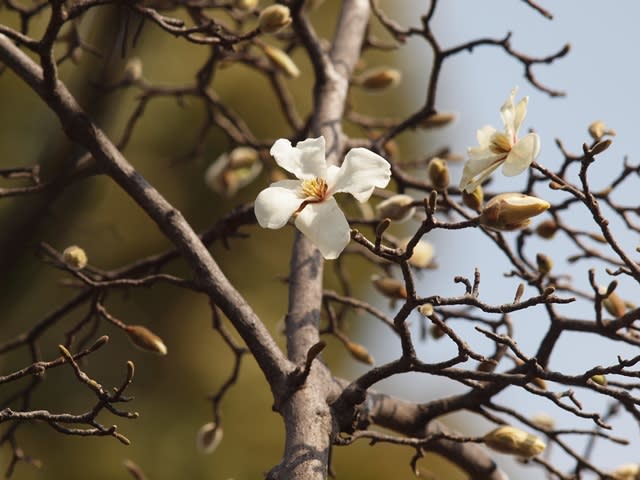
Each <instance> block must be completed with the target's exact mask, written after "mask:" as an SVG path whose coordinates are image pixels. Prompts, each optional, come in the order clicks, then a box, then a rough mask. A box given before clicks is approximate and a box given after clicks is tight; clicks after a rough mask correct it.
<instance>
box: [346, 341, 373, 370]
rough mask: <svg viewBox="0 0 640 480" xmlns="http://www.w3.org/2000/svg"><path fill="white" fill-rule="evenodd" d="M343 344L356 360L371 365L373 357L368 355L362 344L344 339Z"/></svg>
mask: <svg viewBox="0 0 640 480" xmlns="http://www.w3.org/2000/svg"><path fill="white" fill-rule="evenodd" d="M344 346H345V347H347V350H349V353H350V354H351V356H352V357H353V358H355V359H356V360H358V361H360V362H362V363H366V364H368V365H373V363H374V360H373V357H372V356H371V355H369V351H368V350H367V349H366V348H365V347H364V346H363V345H360V344H359V343H356V342H351V341H346V342H345V343H344Z"/></svg>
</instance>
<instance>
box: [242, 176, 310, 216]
mask: <svg viewBox="0 0 640 480" xmlns="http://www.w3.org/2000/svg"><path fill="white" fill-rule="evenodd" d="M299 191H300V181H298V180H281V181H279V182H275V183H272V184H271V186H270V187H268V188H265V189H264V190H262V191H261V192H260V193H259V194H258V197H257V198H256V201H255V203H254V207H253V210H254V212H255V214H256V218H257V219H258V223H259V224H260V226H261V227H262V228H281V227H284V226H285V225H286V223H287V222H288V221H289V219H290V218H291V215H293V214H294V212H295V211H296V210H297V209H298V208H300V205H302V202H303V201H304V199H303V198H302V197H300V195H299Z"/></svg>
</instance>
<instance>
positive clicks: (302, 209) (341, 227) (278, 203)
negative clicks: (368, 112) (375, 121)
mask: <svg viewBox="0 0 640 480" xmlns="http://www.w3.org/2000/svg"><path fill="white" fill-rule="evenodd" d="M324 149H325V140H324V137H319V138H308V139H306V140H304V141H302V142H298V144H297V145H296V146H295V147H293V146H291V142H290V141H289V140H287V139H285V138H281V139H280V140H278V141H276V143H274V144H273V147H271V155H273V156H274V158H275V159H276V163H277V164H278V165H280V166H281V167H282V168H284V169H285V170H287V171H288V172H291V173H293V174H294V175H295V176H296V177H297V178H298V180H281V181H279V182H275V183H272V184H271V186H270V187H269V188H266V189H264V190H263V191H262V192H260V194H259V195H258V198H256V201H255V206H254V210H255V214H256V218H257V219H258V223H259V224H260V226H261V227H263V228H281V227H283V226H284V225H286V223H287V222H288V221H289V219H290V218H291V217H294V218H295V225H296V227H297V228H298V230H300V231H301V232H302V233H303V234H304V235H306V236H307V237H308V238H309V239H310V240H311V241H312V242H313V243H314V244H315V246H316V247H318V249H319V250H320V253H322V256H323V257H324V258H326V259H334V258H337V257H338V255H340V253H341V252H342V250H344V248H345V247H346V246H347V244H348V243H349V240H350V238H351V234H350V228H349V224H348V223H347V219H346V218H345V216H344V214H343V213H342V211H341V210H340V208H339V207H338V204H337V202H336V201H335V199H334V198H333V196H334V194H336V193H339V192H345V193H350V194H351V195H353V196H354V197H355V198H356V200H358V201H359V202H366V201H367V200H368V199H369V197H370V196H371V193H372V192H373V189H374V188H375V187H380V188H383V187H386V186H387V184H388V183H389V179H390V178H391V167H390V165H389V163H388V162H387V161H386V160H385V159H384V158H382V157H381V156H380V155H377V154H375V153H373V152H371V151H369V150H367V149H366V148H353V149H351V150H349V152H348V153H347V155H346V157H345V159H344V161H343V162H342V166H341V167H340V168H338V167H336V166H334V165H327V162H326V160H325V156H324Z"/></svg>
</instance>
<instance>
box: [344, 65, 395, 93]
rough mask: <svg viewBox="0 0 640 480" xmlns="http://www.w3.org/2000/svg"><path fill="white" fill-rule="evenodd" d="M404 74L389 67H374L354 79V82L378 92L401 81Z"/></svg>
mask: <svg viewBox="0 0 640 480" xmlns="http://www.w3.org/2000/svg"><path fill="white" fill-rule="evenodd" d="M401 78H402V74H401V73H400V71H399V70H396V69H394V68H389V67H379V68H372V69H371V70H367V71H366V72H363V73H362V74H361V75H360V76H358V77H357V78H355V79H354V83H355V84H356V85H359V86H360V87H362V88H363V89H365V90H368V91H371V92H377V91H380V90H385V89H387V88H391V87H394V86H396V85H397V84H398V83H400V79H401Z"/></svg>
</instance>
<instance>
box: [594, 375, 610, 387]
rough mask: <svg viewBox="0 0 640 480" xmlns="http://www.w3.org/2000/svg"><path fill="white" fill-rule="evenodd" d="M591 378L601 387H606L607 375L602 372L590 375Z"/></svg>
mask: <svg viewBox="0 0 640 480" xmlns="http://www.w3.org/2000/svg"><path fill="white" fill-rule="evenodd" d="M591 380H593V381H594V382H596V383H597V384H598V385H600V386H602V387H606V386H607V377H605V376H604V375H602V374H597V375H594V376H592V377H591Z"/></svg>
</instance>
